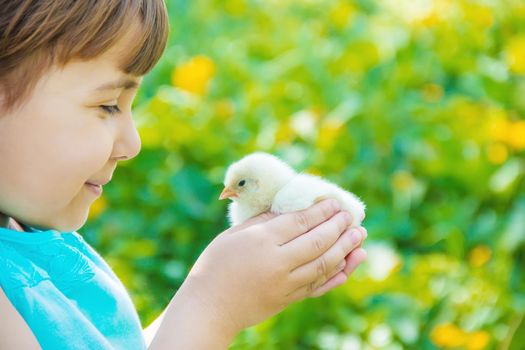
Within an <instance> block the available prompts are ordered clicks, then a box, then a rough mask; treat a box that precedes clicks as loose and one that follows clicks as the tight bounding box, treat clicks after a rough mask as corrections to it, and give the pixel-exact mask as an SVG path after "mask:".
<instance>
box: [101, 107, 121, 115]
mask: <svg viewBox="0 0 525 350" xmlns="http://www.w3.org/2000/svg"><path fill="white" fill-rule="evenodd" d="M100 108H101V109H102V110H103V111H104V112H106V113H108V114H118V113H120V108H118V106H117V105H110V106H106V105H102V106H100Z"/></svg>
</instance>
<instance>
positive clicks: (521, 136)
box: [507, 120, 525, 151]
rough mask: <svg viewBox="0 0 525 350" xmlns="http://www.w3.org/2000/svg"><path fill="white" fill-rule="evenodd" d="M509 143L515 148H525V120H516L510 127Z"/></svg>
mask: <svg viewBox="0 0 525 350" xmlns="http://www.w3.org/2000/svg"><path fill="white" fill-rule="evenodd" d="M507 141H508V143H509V145H510V146H512V147H513V148H514V149H516V150H518V151H521V150H523V149H525V120H520V121H517V122H514V123H512V124H511V125H510V127H509V129H508V140H507Z"/></svg>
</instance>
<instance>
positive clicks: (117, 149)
mask: <svg viewBox="0 0 525 350" xmlns="http://www.w3.org/2000/svg"><path fill="white" fill-rule="evenodd" d="M120 121H121V125H120V128H119V132H118V136H117V139H116V140H115V145H114V148H113V154H114V155H113V158H118V159H120V160H127V159H131V158H134V157H135V156H136V155H137V154H138V153H139V152H140V147H141V141H140V136H139V133H138V131H137V128H136V127H135V123H134V122H133V118H132V117H131V114H129V115H128V116H122V119H121V120H120Z"/></svg>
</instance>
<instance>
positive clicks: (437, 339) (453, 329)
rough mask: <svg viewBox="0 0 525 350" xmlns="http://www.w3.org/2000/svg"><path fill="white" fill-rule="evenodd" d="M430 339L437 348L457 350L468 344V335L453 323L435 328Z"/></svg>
mask: <svg viewBox="0 0 525 350" xmlns="http://www.w3.org/2000/svg"><path fill="white" fill-rule="evenodd" d="M430 339H431V340H432V342H433V343H434V344H436V345H437V346H441V347H444V348H455V347H459V346H462V345H464V344H465V343H466V340H467V334H466V333H465V332H464V331H463V330H462V329H460V328H458V327H457V326H456V325H454V324H452V323H442V324H440V325H437V326H436V327H434V329H433V330H432V332H431V333H430Z"/></svg>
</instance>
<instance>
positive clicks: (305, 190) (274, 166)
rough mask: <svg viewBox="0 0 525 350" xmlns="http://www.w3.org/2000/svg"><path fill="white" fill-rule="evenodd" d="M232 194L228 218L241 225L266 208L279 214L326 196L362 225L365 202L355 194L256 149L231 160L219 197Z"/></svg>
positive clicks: (355, 223)
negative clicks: (237, 159) (336, 202)
mask: <svg viewBox="0 0 525 350" xmlns="http://www.w3.org/2000/svg"><path fill="white" fill-rule="evenodd" d="M225 198H230V199H231V200H232V202H231V203H230V204H229V206H228V218H229V220H230V224H231V225H232V226H233V225H238V224H240V223H242V222H244V221H246V220H247V219H249V218H251V217H253V216H256V215H259V214H261V213H263V212H265V211H271V212H273V213H277V214H283V213H288V212H292V211H298V210H303V209H306V208H308V207H310V206H312V205H313V204H315V203H316V202H319V201H321V200H323V199H326V198H333V199H336V200H337V201H338V202H339V203H340V205H341V208H342V209H343V210H346V211H348V212H350V214H351V215H352V217H353V222H352V225H351V226H353V227H358V226H361V222H362V221H363V220H364V218H365V204H364V203H363V202H362V201H361V200H360V199H359V197H357V196H356V195H355V194H353V193H351V192H348V191H345V190H344V189H342V188H341V187H339V186H337V185H336V184H334V183H332V182H329V181H327V180H324V179H322V178H320V177H319V176H315V175H311V174H305V173H297V172H296V171H295V170H294V169H292V168H291V167H290V166H289V165H288V164H286V163H285V162H284V161H282V160H281V159H279V158H277V157H275V156H273V155H271V154H268V153H264V152H255V153H252V154H249V155H247V156H245V157H244V158H242V159H240V160H239V161H237V162H235V163H233V164H231V165H230V166H229V167H228V170H227V171H226V175H225V178H224V190H223V191H222V193H221V195H220V197H219V199H225Z"/></svg>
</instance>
